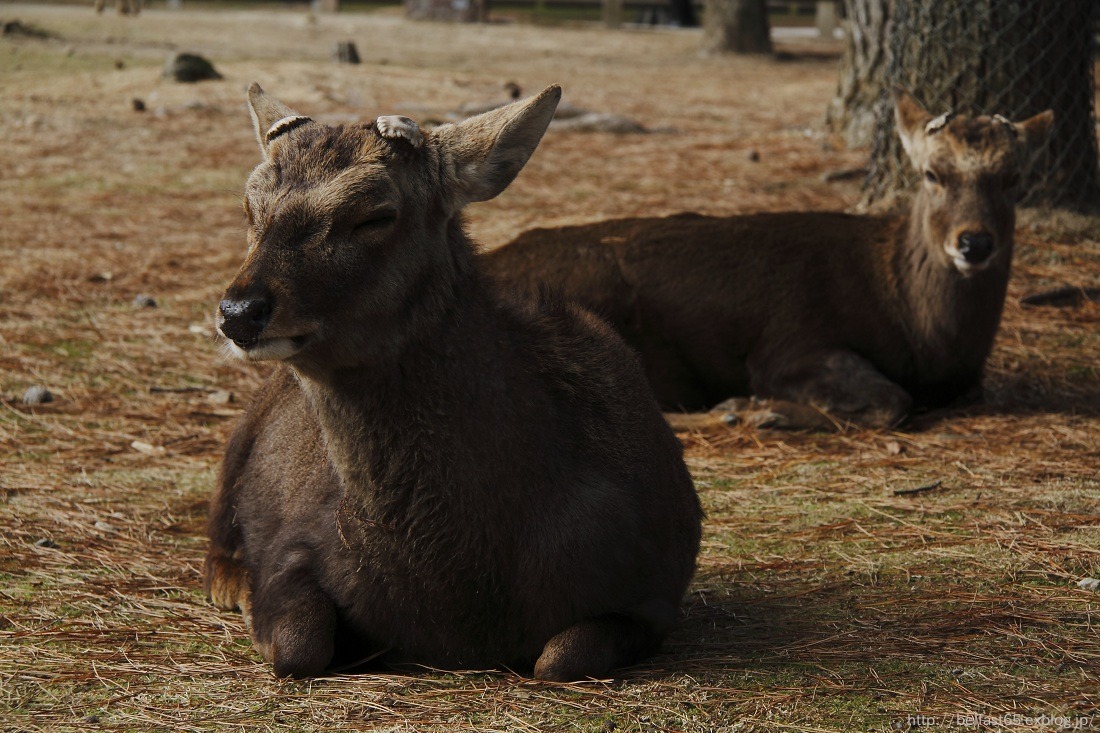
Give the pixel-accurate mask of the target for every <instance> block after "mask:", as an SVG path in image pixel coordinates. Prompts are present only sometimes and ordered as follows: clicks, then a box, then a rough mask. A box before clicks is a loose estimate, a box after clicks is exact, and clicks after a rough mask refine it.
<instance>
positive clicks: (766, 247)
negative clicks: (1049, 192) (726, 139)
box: [484, 96, 1051, 426]
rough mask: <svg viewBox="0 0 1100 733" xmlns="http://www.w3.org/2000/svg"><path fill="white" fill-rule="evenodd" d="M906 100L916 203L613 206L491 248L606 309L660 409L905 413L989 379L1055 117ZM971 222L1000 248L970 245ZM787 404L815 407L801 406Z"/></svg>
mask: <svg viewBox="0 0 1100 733" xmlns="http://www.w3.org/2000/svg"><path fill="white" fill-rule="evenodd" d="M897 116H898V127H899V130H900V131H901V134H902V136H903V141H904V142H905V144H906V148H907V149H908V150H909V152H910V156H911V158H912V160H913V163H914V165H916V166H917V169H918V170H920V171H921V172H922V174H923V173H924V172H925V171H926V170H931V171H934V172H933V173H932V176H934V177H935V178H936V181H933V180H932V179H931V178H929V179H927V180H926V181H925V183H924V184H923V186H922V188H921V190H920V192H919V193H918V195H917V196H916V199H915V201H914V202H913V206H912V210H911V212H910V213H909V214H908V215H906V216H900V217H874V216H853V215H848V214H840V213H823V212H807V213H794V212H788V213H774V214H753V215H747V216H733V217H706V216H699V215H695V214H681V215H677V216H671V217H667V218H632V219H619V220H614V221H604V222H599V223H595V224H588V225H582V226H573V227H563V228H557V229H536V230H532V231H528V232H525V233H524V234H522V235H520V236H519V237H518V238H517V239H516V240H515V241H513V242H512V243H511V244H509V245H507V246H505V247H502V248H500V249H498V250H496V251H494V252H491V253H489V254H487V255H485V256H484V259H485V261H486V265H487V267H488V268H489V270H490V272H492V273H493V274H494V276H495V277H496V278H497V279H498V281H500V282H501V283H502V284H503V285H504V287H505V288H506V289H518V290H528V291H529V290H534V289H535V288H537V287H541V286H542V285H543V284H548V285H549V286H551V287H554V288H558V289H560V290H561V291H562V293H563V294H564V295H565V296H566V297H567V298H569V299H571V300H574V301H576V302H578V303H580V304H581V305H584V306H585V307H588V308H591V309H592V310H593V311H594V312H596V313H597V314H599V315H601V316H603V317H604V318H606V319H607V320H608V321H609V322H610V323H611V325H612V326H613V327H614V328H615V330H616V331H618V332H619V333H620V334H622V336H623V337H624V338H625V339H626V341H627V343H629V344H630V345H631V346H633V347H634V348H635V349H636V350H637V351H638V352H639V353H640V355H641V358H642V362H643V364H644V366H645V369H646V373H647V377H648V378H649V382H650V384H651V386H652V387H653V389H654V392H655V393H656V396H657V399H658V402H660V404H661V406H662V407H663V408H664V409H666V410H684V409H687V410H695V409H701V408H709V407H712V406H713V405H715V404H716V403H718V402H720V401H722V400H725V399H727V398H729V397H731V396H733V395H748V394H753V395H757V396H760V397H763V398H772V399H774V400H778V401H789V402H793V403H798V404H801V405H804V404H806V403H809V404H811V405H814V406H817V407H820V408H822V409H824V410H827V411H829V412H831V413H833V414H834V415H836V416H839V417H842V418H847V419H853V420H858V421H861V422H864V423H867V424H870V425H892V424H895V423H897V422H899V421H900V420H902V419H903V418H904V417H905V416H906V415H907V414H908V412H909V410H910V408H911V406H912V404H913V403H916V404H918V405H940V404H944V403H947V402H950V401H952V400H954V399H956V398H958V397H960V396H961V395H963V394H965V393H967V392H969V391H971V390H973V389H974V388H976V387H978V385H979V383H980V380H981V374H982V367H983V364H984V362H985V359H986V356H987V355H988V354H989V350H990V348H991V345H992V343H993V337H994V334H995V332H996V329H997V324H998V321H999V320H1000V315H1001V309H1002V307H1003V304H1004V296H1005V289H1006V284H1007V282H1008V275H1009V268H1010V263H1011V259H1012V247H1013V229H1014V222H1015V214H1014V209H1013V195H1014V191H1013V185H1014V181H1015V179H1017V178H1018V177H1019V171H1020V168H1021V166H1022V165H1023V163H1024V162H1025V158H1026V156H1027V155H1029V153H1030V151H1031V149H1033V148H1034V147H1035V146H1037V145H1038V144H1039V143H1041V142H1042V140H1043V139H1045V135H1046V131H1047V129H1048V128H1049V125H1050V122H1051V114H1050V113H1049V112H1047V113H1044V114H1042V115H1038V116H1036V117H1034V118H1032V119H1030V120H1028V121H1026V122H1024V123H1020V124H1016V125H1012V124H1011V123H1008V122H1007V121H1002V120H1000V119H994V118H989V117H979V118H956V119H954V120H951V121H950V122H948V123H947V124H946V125H944V126H942V127H941V128H938V129H936V130H933V131H931V132H926V131H925V129H924V128H925V126H926V125H928V123H929V122H930V120H931V117H930V115H928V113H927V112H925V111H924V110H923V109H922V108H921V107H920V106H919V105H918V104H917V103H916V102H915V101H914V100H912V98H910V97H908V96H901V97H899V100H898V106H897ZM961 237H964V238H965V237H978V238H979V239H981V240H982V241H984V242H985V246H989V244H991V245H992V250H991V254H990V255H989V256H988V258H987V259H985V260H983V261H982V262H971V261H969V260H966V259H965V258H964V257H963V256H962V255H961V254H960V251H961V250H960V248H963V249H964V250H965V249H967V247H963V245H962V244H961V242H962V241H964V239H960V238H961ZM966 241H973V240H966ZM970 249H971V250H973V249H974V248H973V247H970ZM972 256H973V255H972ZM775 405H777V406H779V407H782V402H776V403H775ZM795 407H796V406H795V405H788V408H795ZM788 413H789V414H790V415H791V417H790V421H789V424H788V426H798V425H800V424H805V422H806V420H805V418H804V417H799V416H797V415H796V414H795V413H799V414H801V415H803V416H805V414H806V411H805V409H802V410H801V411H799V410H797V409H788ZM815 414H816V413H815ZM823 422H824V423H825V424H828V423H827V421H823V420H820V419H819V420H816V421H815V420H811V423H812V424H813V425H814V426H820V425H821V424H822V423H823Z"/></svg>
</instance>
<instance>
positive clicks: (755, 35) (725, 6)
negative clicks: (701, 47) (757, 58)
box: [703, 0, 772, 53]
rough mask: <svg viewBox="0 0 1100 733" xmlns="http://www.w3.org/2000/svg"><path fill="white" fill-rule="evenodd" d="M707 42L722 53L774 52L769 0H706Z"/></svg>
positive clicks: (704, 17)
mask: <svg viewBox="0 0 1100 733" xmlns="http://www.w3.org/2000/svg"><path fill="white" fill-rule="evenodd" d="M703 29H704V31H705V33H704V38H705V41H704V43H705V45H706V47H707V49H708V50H710V51H716V52H722V53H727V52H728V53H771V52H772V39H771V28H770V27H769V25H768V3H767V0H707V6H706V14H705V15H704V16H703Z"/></svg>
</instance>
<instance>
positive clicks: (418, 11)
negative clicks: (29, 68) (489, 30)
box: [403, 0, 489, 23]
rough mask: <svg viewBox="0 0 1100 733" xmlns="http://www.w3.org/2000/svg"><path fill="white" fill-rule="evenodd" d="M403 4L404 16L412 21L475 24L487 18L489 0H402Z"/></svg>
mask: <svg viewBox="0 0 1100 733" xmlns="http://www.w3.org/2000/svg"><path fill="white" fill-rule="evenodd" d="M403 2H404V5H405V16H406V17H408V18H412V19H414V20H444V21H451V22H457V23H477V22H484V21H486V20H488V18H489V0H403Z"/></svg>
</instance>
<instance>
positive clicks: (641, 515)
mask: <svg viewBox="0 0 1100 733" xmlns="http://www.w3.org/2000/svg"><path fill="white" fill-rule="evenodd" d="M560 98H561V89H560V87H557V86H551V87H549V88H547V89H546V90H544V91H543V92H542V93H541V94H538V95H537V96H534V97H531V98H529V99H526V100H522V101H519V102H516V103H514V104H511V105H508V106H506V107H502V108H499V109H495V110H492V111H490V112H487V113H485V114H482V115H478V116H475V117H472V118H469V119H467V120H464V121H461V122H458V123H454V124H445V125H442V126H439V127H436V128H434V129H421V128H420V126H419V125H417V124H416V123H415V122H414V121H413V120H411V119H409V118H407V117H399V116H392V115H391V116H381V117H378V118H376V119H374V120H372V121H369V122H363V123H357V124H348V125H337V126H331V125H326V124H322V123H320V122H318V121H315V120H313V119H312V118H310V117H308V116H305V115H302V114H299V113H297V112H295V111H294V110H293V109H291V108H290V107H288V106H286V105H285V104H283V103H282V102H280V101H278V100H277V99H274V98H272V97H268V96H267V95H266V94H265V93H264V91H263V89H262V88H261V87H260V86H259V85H258V84H253V85H251V86H250V88H249V90H248V103H249V109H250V111H251V116H252V120H253V123H254V127H255V131H256V135H257V138H258V139H259V142H260V148H261V152H262V155H263V160H262V162H261V163H260V164H259V165H258V166H257V167H256V168H255V169H254V170H253V171H252V172H251V174H250V175H249V177H248V181H247V184H246V186H245V195H244V200H243V207H244V215H245V219H246V221H247V232H246V240H247V245H248V247H247V253H246V255H245V259H244V262H243V264H242V265H241V266H240V269H239V271H238V272H237V274H236V276H235V277H234V279H233V280H232V282H231V283H230V284H229V286H228V287H227V288H226V290H225V293H224V295H223V297H222V299H221V301H220V303H219V304H218V307H217V312H216V324H217V329H218V331H219V332H220V334H221V335H222V336H223V337H224V339H225V346H226V348H227V349H228V352H229V354H230V355H231V356H233V357H235V358H239V359H242V360H245V361H247V362H257V363H259V362H266V363H269V364H270V365H271V366H272V367H273V371H272V372H271V373H270V375H269V376H268V377H267V379H266V381H264V383H263V385H262V387H260V388H259V389H258V391H257V392H256V394H255V395H254V396H253V398H252V400H251V402H250V403H249V405H248V407H247V408H246V409H245V411H244V413H243V415H242V417H241V418H240V421H239V423H238V424H237V426H236V427H235V429H234V431H233V433H232V435H231V437H230V439H229V441H228V443H227V446H226V449H225V455H224V458H223V461H222V464H221V470H220V475H219V479H218V484H217V487H216V489H215V493H214V496H213V499H212V501H211V503H210V509H209V515H208V525H207V535H208V537H209V541H210V544H209V549H208V552H207V555H206V558H205V561H204V567H203V582H204V588H205V592H206V594H207V596H208V598H209V599H210V600H211V601H212V602H213V604H214V605H215V606H217V607H218V608H220V609H224V610H232V609H239V610H240V611H241V613H242V614H243V615H244V619H245V622H246V626H247V627H248V628H249V629H250V634H251V639H252V642H253V646H254V648H255V649H256V650H257V651H258V652H259V654H260V656H262V657H263V659H264V660H265V661H266V662H268V663H270V664H271V665H272V669H273V672H274V674H275V675H276V676H278V677H295V678H300V677H313V676H317V675H321V674H325V673H326V672H331V671H332V670H346V669H357V668H360V667H361V666H362V664H371V665H375V664H377V665H386V666H392V667H396V668H402V667H403V666H410V665H411V666H416V665H421V666H429V667H433V668H454V669H462V668H478V669H486V668H492V669H510V670H514V671H517V672H520V673H523V674H533V675H534V677H536V678H539V679H544V680H551V681H566V680H581V679H585V678H590V677H596V678H599V677H604V676H606V675H608V674H610V673H611V672H612V671H614V670H617V669H619V668H621V667H624V666H630V665H633V664H635V663H637V662H639V661H641V660H644V659H645V658H647V657H649V656H650V655H652V654H654V653H655V652H656V651H657V650H658V649H659V646H660V644H661V643H662V640H663V639H664V637H665V636H666V635H667V634H668V632H669V631H670V629H671V628H672V627H673V626H674V624H675V622H676V620H677V618H678V615H679V613H680V605H681V602H682V598H683V595H684V593H685V590H686V588H687V586H688V584H689V582H690V580H691V577H692V574H693V572H694V568H695V558H696V555H697V553H698V549H699V536H700V526H701V520H702V516H703V515H702V510H701V508H700V504H699V500H698V497H697V496H696V493H695V489H694V485H693V483H692V479H691V476H690V475H689V473H688V470H687V468H686V467H685V464H684V460H683V447H682V445H681V444H680V442H679V440H678V439H677V438H676V436H675V435H674V434H673V432H672V431H671V430H670V429H669V427H668V425H667V424H666V422H665V421H664V420H663V418H662V415H661V412H660V409H659V408H658V406H657V404H656V401H655V400H654V399H653V397H652V395H651V394H650V393H649V390H648V387H647V385H646V380H645V374H644V372H643V371H642V369H641V367H640V365H639V364H638V363H637V359H636V357H635V356H634V354H633V352H632V351H631V350H630V348H629V347H628V346H627V345H626V344H625V343H623V341H622V340H621V339H620V338H619V337H618V336H617V335H616V334H615V333H614V332H613V331H612V330H611V329H610V328H609V327H608V326H607V325H606V324H605V323H603V322H602V321H601V320H599V319H597V318H596V317H594V316H592V315H591V314H589V313H587V312H585V311H583V310H582V309H579V308H577V307H575V306H573V305H571V304H568V303H566V302H564V301H562V300H561V299H555V298H554V297H552V295H550V294H546V295H545V296H544V297H541V298H538V299H522V298H514V299H513V298H508V297H505V296H504V295H502V294H500V293H499V292H498V291H497V289H496V287H495V286H494V285H493V283H492V281H491V280H490V279H489V278H488V276H487V275H485V273H484V272H483V271H482V267H481V265H482V262H481V260H480V259H479V258H478V257H477V250H476V247H475V244H474V243H473V242H472V241H471V239H470V237H469V236H468V235H467V234H466V232H465V229H464V225H463V219H462V209H463V207H464V206H465V205H466V204H469V203H473V202H477V201H485V200H488V199H491V198H493V197H495V196H497V195H498V194H499V193H501V192H502V191H503V190H504V189H505V188H506V187H507V186H508V185H509V184H510V183H511V182H512V180H513V179H514V178H515V177H516V176H517V174H518V173H519V171H520V169H522V168H523V167H524V165H525V164H526V163H527V161H528V159H529V158H530V156H531V155H532V153H533V152H534V150H535V147H536V146H537V145H538V143H539V141H540V140H541V138H542V136H543V133H544V132H545V130H546V128H547V126H548V125H549V123H550V120H551V118H552V117H553V114H554V110H555V108H556V106H557V103H558V100H559V99H560Z"/></svg>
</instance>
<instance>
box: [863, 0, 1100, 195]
mask: <svg viewBox="0 0 1100 733" xmlns="http://www.w3.org/2000/svg"><path fill="white" fill-rule="evenodd" d="M1098 6H1100V2H1094V0H1058V1H1057V2H1054V1H1053V0H894V3H893V13H892V17H891V21H890V23H891V25H890V28H889V29H888V31H887V38H888V41H887V43H888V57H887V70H886V83H885V84H884V85H883V93H882V95H881V97H880V99H879V101H878V104H877V109H876V120H877V122H876V127H875V131H874V135H873V143H872V152H871V165H870V171H869V175H868V177H867V180H866V182H865V186H864V192H865V203H868V204H869V203H873V202H875V201H878V200H882V199H889V198H891V197H892V196H894V195H895V194H896V192H898V191H899V190H907V189H911V188H912V187H913V186H914V185H915V181H916V175H915V172H914V171H913V170H912V165H911V164H910V163H909V161H908V160H907V159H906V157H905V154H904V152H903V151H902V149H901V143H900V141H899V140H898V137H897V134H896V132H895V130H894V115H893V105H892V96H891V95H890V90H891V89H892V88H894V87H900V88H902V89H907V90H909V91H911V92H912V93H913V94H914V96H916V97H917V99H919V100H920V101H921V102H922V103H923V104H924V105H925V107H926V108H927V109H928V110H929V112H931V113H932V114H934V115H939V114H942V113H944V112H954V113H958V114H968V115H979V114H986V115H992V114H1001V115H1004V116H1005V117H1008V118H1010V119H1012V120H1016V121H1019V120H1023V119H1026V118H1028V117H1030V116H1032V115H1034V114H1038V113H1039V112H1042V111H1044V110H1046V109H1053V110H1054V114H1055V122H1054V127H1053V130H1052V133H1051V136H1050V140H1049V142H1048V145H1047V147H1046V150H1045V151H1044V153H1043V154H1041V155H1040V157H1039V158H1038V160H1036V162H1035V165H1034V166H1033V168H1032V171H1031V176H1030V179H1029V180H1028V181H1026V186H1025V189H1024V190H1025V191H1026V194H1025V195H1024V199H1023V201H1022V203H1024V204H1031V205H1034V204H1054V205H1058V206H1066V207H1071V208H1078V209H1090V208H1094V207H1096V206H1098V205H1100V175H1098V159H1097V129H1096V116H1095V111H1094V104H1095V100H1094V97H1095V87H1094V79H1093V63H1094V60H1093V59H1094V53H1095V45H1096V44H1095V40H1094V37H1093V32H1094V31H1093V28H1094V23H1095V21H1096V13H1097V12H1098Z"/></svg>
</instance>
